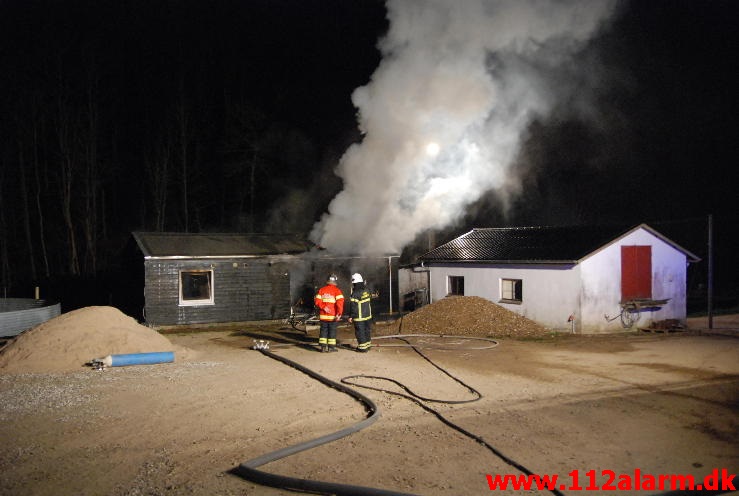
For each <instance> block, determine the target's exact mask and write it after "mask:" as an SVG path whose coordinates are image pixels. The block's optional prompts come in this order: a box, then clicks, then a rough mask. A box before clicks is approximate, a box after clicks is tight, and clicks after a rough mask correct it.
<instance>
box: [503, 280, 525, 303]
mask: <svg viewBox="0 0 739 496" xmlns="http://www.w3.org/2000/svg"><path fill="white" fill-rule="evenodd" d="M500 299H501V301H505V302H514V303H521V302H522V301H523V281H521V279H501V280H500Z"/></svg>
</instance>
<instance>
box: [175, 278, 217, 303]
mask: <svg viewBox="0 0 739 496" xmlns="http://www.w3.org/2000/svg"><path fill="white" fill-rule="evenodd" d="M214 301H215V300H214V299H213V271H212V270H181V271H180V305H183V306H188V305H190V306H192V305H213V304H214Z"/></svg>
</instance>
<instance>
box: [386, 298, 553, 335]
mask: <svg viewBox="0 0 739 496" xmlns="http://www.w3.org/2000/svg"><path fill="white" fill-rule="evenodd" d="M400 331H401V332H403V333H406V334H410V333H418V334H453V335H458V336H481V337H514V338H533V337H542V336H549V335H551V334H552V330H551V329H548V328H546V327H544V326H542V325H540V324H538V323H536V322H534V321H533V320H530V319H527V318H526V317H522V316H520V315H518V314H517V313H515V312H512V311H510V310H507V309H505V308H503V307H502V306H500V305H497V304H495V303H493V302H492V301H490V300H486V299H485V298H480V297H479V296H447V297H446V298H444V299H441V300H437V301H435V302H434V303H432V304H430V305H426V306H424V307H421V308H420V309H418V310H416V311H415V312H411V313H409V314H407V315H405V316H403V319H402V322H401V323H400Z"/></svg>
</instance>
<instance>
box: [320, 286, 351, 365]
mask: <svg viewBox="0 0 739 496" xmlns="http://www.w3.org/2000/svg"><path fill="white" fill-rule="evenodd" d="M338 280H339V278H338V277H336V275H335V274H331V275H330V276H329V277H328V281H326V285H325V286H324V287H322V288H321V289H319V290H318V293H316V297H315V300H314V303H315V305H316V307H318V318H319V320H320V321H321V330H320V334H319V337H318V345H319V346H320V347H321V353H326V352H330V351H339V350H338V349H337V348H336V328H337V327H338V325H339V320H341V313H342V312H343V311H344V295H343V294H342V293H341V290H340V289H339V287H338V286H337V285H336V283H337V282H338Z"/></svg>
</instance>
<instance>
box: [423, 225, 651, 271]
mask: <svg viewBox="0 0 739 496" xmlns="http://www.w3.org/2000/svg"><path fill="white" fill-rule="evenodd" d="M637 227H638V226H637ZM631 229H633V227H632V228H629V227H626V226H620V227H614V226H569V227H550V226H544V227H505V228H478V229H473V230H472V231H470V232H468V233H467V234H463V235H462V236H460V237H458V238H456V239H453V240H452V241H449V242H448V243H445V244H443V245H441V246H439V247H438V248H435V249H433V250H431V251H429V252H428V253H426V254H424V255H422V256H421V257H420V260H421V261H424V262H441V261H445V262H500V263H515V262H521V263H532V262H534V263H537V262H538V263H556V262H577V261H579V260H581V259H582V258H584V257H586V256H587V255H589V254H591V253H593V252H594V251H596V250H597V249H599V248H601V247H603V246H605V245H606V244H608V243H609V242H611V241H613V240H614V239H616V238H618V237H620V236H622V235H623V234H626V233H627V232H629V231H630V230H631Z"/></svg>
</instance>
